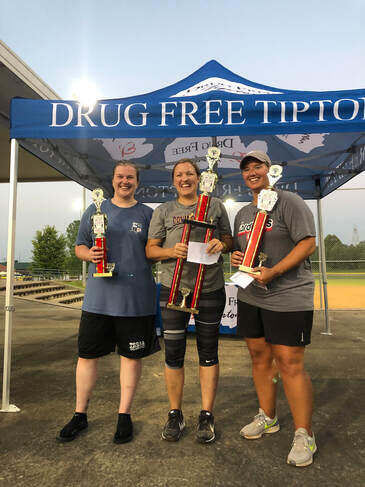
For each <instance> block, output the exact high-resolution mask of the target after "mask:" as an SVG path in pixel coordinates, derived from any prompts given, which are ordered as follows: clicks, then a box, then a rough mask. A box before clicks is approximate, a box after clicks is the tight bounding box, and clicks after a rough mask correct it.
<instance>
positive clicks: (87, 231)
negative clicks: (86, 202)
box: [76, 204, 95, 248]
mask: <svg viewBox="0 0 365 487" xmlns="http://www.w3.org/2000/svg"><path fill="white" fill-rule="evenodd" d="M92 207H94V208H92ZM93 209H95V205H94V204H92V205H91V206H89V207H88V208H87V210H86V211H85V212H84V214H83V215H82V217H81V222H80V227H79V231H78V234H77V239H76V245H86V247H89V248H91V247H92V246H93V237H92V232H91V221H90V218H91V215H92V214H93Z"/></svg>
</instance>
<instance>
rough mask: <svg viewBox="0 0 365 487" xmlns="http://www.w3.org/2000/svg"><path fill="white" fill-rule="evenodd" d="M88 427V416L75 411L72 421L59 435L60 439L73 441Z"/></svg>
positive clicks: (58, 438)
mask: <svg viewBox="0 0 365 487" xmlns="http://www.w3.org/2000/svg"><path fill="white" fill-rule="evenodd" d="M87 427H88V424H87V416H86V414H83V413H75V414H74V416H73V417H72V419H71V421H69V422H68V423H67V424H66V425H65V426H64V427H63V428H62V429H61V431H60V433H59V435H58V436H57V440H58V441H63V442H65V441H72V440H74V439H75V438H76V437H77V436H78V435H79V434H80V433H81V431H82V430H85V429H86V428H87Z"/></svg>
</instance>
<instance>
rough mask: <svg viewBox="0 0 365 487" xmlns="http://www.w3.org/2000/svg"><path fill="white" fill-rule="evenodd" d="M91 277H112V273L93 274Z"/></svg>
mask: <svg viewBox="0 0 365 487" xmlns="http://www.w3.org/2000/svg"><path fill="white" fill-rule="evenodd" d="M93 277H113V273H112V272H94V274H93Z"/></svg>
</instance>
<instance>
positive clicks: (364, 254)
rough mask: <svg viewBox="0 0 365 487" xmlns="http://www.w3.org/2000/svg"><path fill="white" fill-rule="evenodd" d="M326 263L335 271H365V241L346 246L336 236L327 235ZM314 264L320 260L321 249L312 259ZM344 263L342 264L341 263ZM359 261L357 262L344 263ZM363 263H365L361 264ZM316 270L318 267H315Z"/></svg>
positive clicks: (325, 240) (317, 250)
mask: <svg viewBox="0 0 365 487" xmlns="http://www.w3.org/2000/svg"><path fill="white" fill-rule="evenodd" d="M324 245H325V251H326V261H327V262H328V261H337V262H330V263H329V264H328V267H330V268H331V269H333V270H365V240H363V241H361V242H360V243H359V244H357V245H346V244H344V243H342V242H341V240H340V239H339V238H338V237H337V236H336V235H332V234H330V235H327V236H326V238H325V239H324ZM311 259H312V262H313V261H318V260H319V249H318V247H317V248H316V251H315V253H314V254H313V255H312V257H311ZM341 261H342V262H341ZM344 261H357V262H344ZM361 261H363V262H361ZM314 270H316V267H315V266H314Z"/></svg>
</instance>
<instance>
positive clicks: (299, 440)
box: [292, 433, 309, 450]
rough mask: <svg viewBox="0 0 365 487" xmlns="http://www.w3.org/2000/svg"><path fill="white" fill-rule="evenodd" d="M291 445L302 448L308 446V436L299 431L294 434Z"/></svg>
mask: <svg viewBox="0 0 365 487" xmlns="http://www.w3.org/2000/svg"><path fill="white" fill-rule="evenodd" d="M292 446H295V447H299V448H303V449H304V450H305V449H306V448H308V447H309V444H308V438H307V437H306V436H304V435H303V434H301V433H297V434H295V435H294V439H293V443H292Z"/></svg>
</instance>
